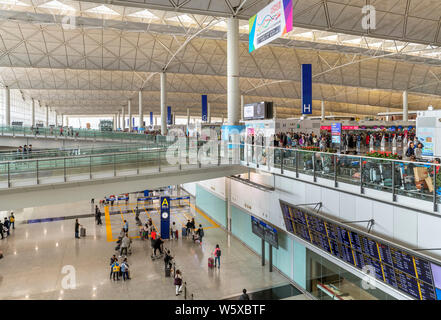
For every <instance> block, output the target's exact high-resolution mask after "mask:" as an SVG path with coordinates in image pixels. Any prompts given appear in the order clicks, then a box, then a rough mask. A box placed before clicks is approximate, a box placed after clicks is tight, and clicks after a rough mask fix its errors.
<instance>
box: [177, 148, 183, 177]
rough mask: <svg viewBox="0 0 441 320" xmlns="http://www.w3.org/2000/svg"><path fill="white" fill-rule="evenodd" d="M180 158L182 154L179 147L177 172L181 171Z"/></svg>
mask: <svg viewBox="0 0 441 320" xmlns="http://www.w3.org/2000/svg"><path fill="white" fill-rule="evenodd" d="M181 156H182V153H181V148H180V147H179V149H178V162H179V171H181V170H182V163H181Z"/></svg>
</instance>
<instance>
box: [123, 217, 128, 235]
mask: <svg viewBox="0 0 441 320" xmlns="http://www.w3.org/2000/svg"><path fill="white" fill-rule="evenodd" d="M124 231H125V232H126V233H127V232H129V223H128V222H127V220H124Z"/></svg>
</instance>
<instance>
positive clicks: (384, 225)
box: [372, 202, 394, 238]
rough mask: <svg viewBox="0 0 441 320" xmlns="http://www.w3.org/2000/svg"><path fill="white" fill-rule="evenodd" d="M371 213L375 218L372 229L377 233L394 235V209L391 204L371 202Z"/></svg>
mask: <svg viewBox="0 0 441 320" xmlns="http://www.w3.org/2000/svg"><path fill="white" fill-rule="evenodd" d="M372 205H373V207H372V214H373V218H374V220H375V225H374V228H373V230H374V231H375V233H377V234H381V235H385V236H388V237H390V238H392V237H393V235H394V209H393V206H392V205H390V204H386V203H381V202H373V203H372Z"/></svg>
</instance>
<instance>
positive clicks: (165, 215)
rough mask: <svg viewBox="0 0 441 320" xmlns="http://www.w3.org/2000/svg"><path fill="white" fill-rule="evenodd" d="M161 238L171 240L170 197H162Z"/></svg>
mask: <svg viewBox="0 0 441 320" xmlns="http://www.w3.org/2000/svg"><path fill="white" fill-rule="evenodd" d="M161 238H162V239H169V238H170V197H161Z"/></svg>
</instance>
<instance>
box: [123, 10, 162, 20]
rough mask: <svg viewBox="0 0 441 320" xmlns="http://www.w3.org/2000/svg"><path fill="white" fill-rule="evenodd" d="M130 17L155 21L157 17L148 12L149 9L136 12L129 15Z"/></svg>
mask: <svg viewBox="0 0 441 320" xmlns="http://www.w3.org/2000/svg"><path fill="white" fill-rule="evenodd" d="M128 16H129V17H135V18H142V19H154V18H156V16H155V15H154V14H153V13H151V12H150V11H148V10H147V9H144V10H142V11H138V12H134V13H131V14H129V15H128Z"/></svg>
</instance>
